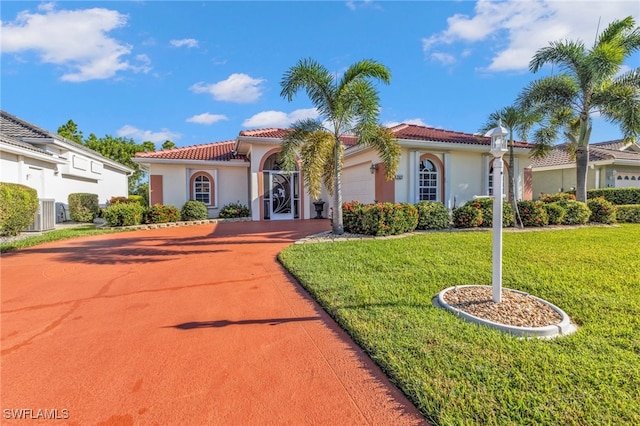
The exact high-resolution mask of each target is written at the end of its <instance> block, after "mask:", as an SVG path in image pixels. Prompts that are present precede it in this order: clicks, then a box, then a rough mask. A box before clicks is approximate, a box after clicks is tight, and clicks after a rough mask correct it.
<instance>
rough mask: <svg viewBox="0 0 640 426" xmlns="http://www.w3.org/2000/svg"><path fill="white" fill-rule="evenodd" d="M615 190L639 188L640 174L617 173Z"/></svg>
mask: <svg viewBox="0 0 640 426" xmlns="http://www.w3.org/2000/svg"><path fill="white" fill-rule="evenodd" d="M616 188H640V173H625V172H622V173H618V176H617V177H616Z"/></svg>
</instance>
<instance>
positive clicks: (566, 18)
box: [422, 0, 640, 71]
mask: <svg viewBox="0 0 640 426" xmlns="http://www.w3.org/2000/svg"><path fill="white" fill-rule="evenodd" d="M629 15H631V16H634V18H635V19H636V21H637V20H640V8H638V5H637V2H634V1H607V2H604V1H587V0H583V1H554V0H531V1H519V0H510V1H506V2H494V1H490V0H479V1H478V2H477V3H476V6H475V9H474V15H473V16H467V15H462V14H456V15H453V16H451V17H449V18H448V19H447V24H448V28H447V29H446V30H444V31H442V32H440V33H437V34H434V35H431V36H430V37H427V38H424V39H423V40H422V47H423V51H424V53H425V55H427V56H429V57H431V56H432V55H433V52H432V51H433V50H434V49H436V48H437V49H439V50H441V49H442V48H443V47H444V46H451V49H452V50H453V49H457V48H459V46H458V45H459V44H461V45H463V46H462V48H460V50H461V51H462V52H463V54H461V55H460V56H463V57H464V50H463V49H464V48H467V47H468V45H469V44H473V43H479V42H486V41H490V42H492V43H494V46H493V49H495V52H496V53H495V55H494V56H493V58H492V60H491V62H490V63H489V64H488V65H487V66H486V68H487V69H488V70H489V71H507V70H526V69H527V68H528V65H529V61H530V60H531V57H532V56H533V55H534V53H535V52H536V51H537V50H538V49H540V48H542V47H545V46H547V45H548V44H549V42H550V41H554V40H561V39H571V40H577V39H581V40H583V41H584V43H585V45H586V46H590V45H591V44H592V43H593V41H594V40H595V37H596V28H597V26H598V20H599V19H600V20H601V22H600V30H602V29H604V28H605V27H606V26H607V25H608V24H609V23H610V22H611V21H613V20H614V19H622V18H624V17H625V16H629ZM436 53H441V52H436ZM454 56H455V55H454Z"/></svg>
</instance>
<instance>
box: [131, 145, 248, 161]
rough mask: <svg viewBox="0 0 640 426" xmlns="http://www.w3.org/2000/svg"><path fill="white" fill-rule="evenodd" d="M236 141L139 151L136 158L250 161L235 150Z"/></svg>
mask: <svg viewBox="0 0 640 426" xmlns="http://www.w3.org/2000/svg"><path fill="white" fill-rule="evenodd" d="M235 146H236V141H235V140H231V141H223V142H211V143H206V144H202V145H192V146H185V147H181V148H173V149H164V150H162V151H154V152H138V153H137V154H136V158H154V159H164V160H200V161H230V160H241V161H249V160H248V159H247V157H246V156H244V155H240V154H238V153H237V152H236V151H234V149H235Z"/></svg>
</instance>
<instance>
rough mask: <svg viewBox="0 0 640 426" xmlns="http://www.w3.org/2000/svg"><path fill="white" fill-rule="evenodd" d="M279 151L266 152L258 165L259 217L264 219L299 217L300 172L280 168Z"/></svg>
mask: <svg viewBox="0 0 640 426" xmlns="http://www.w3.org/2000/svg"><path fill="white" fill-rule="evenodd" d="M278 153H279V151H277V150H275V151H270V152H268V153H267V154H266V155H265V157H264V158H263V161H262V163H261V165H260V174H261V175H262V179H261V182H262V191H261V199H262V200H261V204H260V206H261V217H262V218H263V219H265V220H286V219H299V218H300V211H301V197H300V195H301V194H302V190H301V189H302V188H301V183H300V172H299V171H298V167H297V166H296V170H295V171H293V172H289V171H284V170H282V164H281V163H280V161H279V159H278Z"/></svg>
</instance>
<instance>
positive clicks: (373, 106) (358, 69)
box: [280, 59, 400, 234]
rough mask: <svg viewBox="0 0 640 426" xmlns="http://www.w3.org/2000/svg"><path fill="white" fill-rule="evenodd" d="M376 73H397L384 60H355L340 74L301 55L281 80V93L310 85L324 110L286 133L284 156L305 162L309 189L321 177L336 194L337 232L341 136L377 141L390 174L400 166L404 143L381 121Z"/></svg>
mask: <svg viewBox="0 0 640 426" xmlns="http://www.w3.org/2000/svg"><path fill="white" fill-rule="evenodd" d="M372 79H374V80H378V81H381V82H383V83H385V84H389V82H390V80H391V73H390V72H389V70H388V69H387V68H386V67H385V66H384V65H382V64H380V63H378V62H376V61H373V60H362V61H359V62H356V63H355V64H353V65H351V66H350V67H349V68H348V69H347V70H346V72H345V73H344V74H343V75H342V77H341V78H340V79H338V77H337V76H336V77H334V75H333V74H332V73H330V72H329V71H328V70H327V69H326V68H325V67H323V66H322V65H320V64H319V63H317V62H316V61H314V60H313V59H301V60H300V61H298V64H297V65H295V66H293V67H291V68H290V69H289V70H288V71H287V72H286V73H285V74H284V76H283V78H282V81H281V87H282V91H281V93H280V95H281V96H282V97H285V98H287V100H288V101H291V100H292V99H293V95H294V94H296V93H297V92H298V90H300V89H304V90H305V91H306V92H307V95H308V96H309V99H310V100H311V103H312V104H313V105H314V106H315V108H316V109H317V111H318V112H319V113H320V117H319V119H318V120H312V119H306V120H300V121H298V122H296V123H294V124H293V125H292V126H291V129H290V130H289V131H288V132H287V134H286V136H285V137H284V138H283V143H282V150H281V152H280V158H281V160H282V161H283V167H284V168H285V169H287V170H293V169H294V168H295V162H296V159H297V158H300V160H301V162H302V168H303V170H304V171H305V172H304V182H305V185H306V186H307V192H308V193H309V195H310V196H311V197H313V198H318V196H319V195H320V184H321V181H322V182H323V183H324V185H325V187H326V188H327V191H328V192H329V193H330V194H331V195H332V196H333V232H334V233H335V234H342V233H343V232H344V226H343V221H342V185H341V174H342V162H343V154H344V146H343V144H342V142H341V139H342V138H343V137H344V136H347V135H349V136H353V137H355V138H356V142H357V144H361V145H364V146H371V147H373V148H374V149H375V150H376V151H377V152H378V154H379V155H380V158H381V159H382V162H383V163H384V164H385V166H386V178H387V179H392V178H393V177H394V176H395V173H396V171H397V169H398V162H399V159H400V146H399V145H398V142H397V140H396V139H395V137H394V135H393V133H392V132H391V131H390V130H389V129H387V128H385V127H383V126H382V125H380V124H379V123H378V115H379V113H380V105H379V99H378V93H377V91H376V89H375V88H374V86H373V83H372V81H371V80H372Z"/></svg>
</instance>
